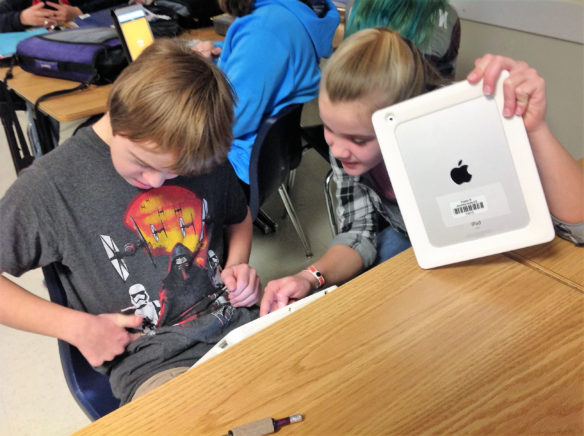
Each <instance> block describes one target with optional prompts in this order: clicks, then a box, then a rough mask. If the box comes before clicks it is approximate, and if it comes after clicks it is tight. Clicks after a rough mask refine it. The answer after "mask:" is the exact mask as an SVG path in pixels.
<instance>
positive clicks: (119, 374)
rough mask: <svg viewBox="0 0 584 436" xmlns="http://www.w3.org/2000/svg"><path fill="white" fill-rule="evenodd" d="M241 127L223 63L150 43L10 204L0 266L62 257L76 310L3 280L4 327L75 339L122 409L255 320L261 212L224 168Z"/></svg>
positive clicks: (17, 268) (1, 219)
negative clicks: (103, 108) (254, 244)
mask: <svg viewBox="0 0 584 436" xmlns="http://www.w3.org/2000/svg"><path fill="white" fill-rule="evenodd" d="M232 121H233V94H232V90H231V88H230V86H229V84H228V83H227V81H226V80H225V78H224V76H223V74H222V73H221V71H220V70H219V69H218V68H217V67H216V66H214V65H213V64H212V63H210V62H208V61H207V60H205V59H203V58H202V57H201V56H198V55H197V54H195V53H193V52H192V51H191V50H190V49H189V48H186V47H184V48H183V47H180V46H179V45H178V44H177V43H175V42H173V41H171V40H168V39H167V40H165V39H160V40H157V41H156V42H155V43H154V44H153V45H151V46H150V47H148V48H147V49H145V50H144V52H143V53H142V54H141V55H140V57H139V58H138V59H137V60H136V61H135V62H132V63H131V64H130V65H129V66H128V67H127V68H126V69H125V70H124V71H123V72H122V74H121V75H120V76H119V77H118V79H117V80H116V81H115V83H114V84H113V87H112V90H111V93H110V96H109V100H108V112H107V113H106V115H105V116H104V117H103V118H101V119H100V120H99V121H97V123H96V124H94V125H93V126H91V127H86V128H84V129H82V130H80V131H79V132H78V133H77V134H76V135H75V136H73V137H71V138H70V139H69V140H68V141H66V142H65V143H63V144H62V145H61V146H59V147H58V148H57V149H55V150H54V151H51V152H50V153H48V154H47V155H46V156H43V157H41V158H39V159H37V160H35V162H34V163H33V165H31V166H30V167H29V168H27V169H26V170H24V171H22V172H21V173H20V175H19V177H18V179H17V180H16V181H15V183H14V184H13V185H12V186H11V187H10V188H9V190H8V191H7V193H6V195H5V196H4V197H3V198H2V200H1V201H0V271H5V272H7V273H9V274H12V275H14V276H20V275H21V274H23V273H24V272H26V271H28V270H30V269H33V268H38V267H41V266H45V265H48V264H51V263H54V262H56V263H58V264H59V265H60V268H59V275H60V278H61V281H62V282H63V285H64V287H65V290H66V293H67V301H68V303H69V307H63V306H59V305H57V304H54V303H51V302H48V301H46V300H44V299H42V298H39V297H36V296H35V295H33V294H32V293H29V292H28V291H26V290H25V289H23V288H21V287H19V286H18V285H16V284H15V283H13V282H12V281H10V280H9V279H8V278H7V277H5V276H0V298H1V299H2V305H1V307H0V323H2V324H5V325H7V326H10V327H14V328H18V329H21V330H26V331H30V332H35V333H40V334H44V335H48V336H53V337H57V338H59V339H62V340H64V341H67V342H69V343H70V344H73V345H74V346H76V347H77V348H78V349H79V350H80V351H81V353H82V354H83V355H84V356H85V358H86V359H87V360H88V362H89V363H90V364H91V365H93V366H94V367H98V368H97V369H98V370H99V371H100V372H103V373H105V374H107V375H108V376H109V377H110V383H111V385H112V390H113V392H114V395H115V396H116V397H118V398H120V399H121V401H122V404H123V403H125V402H128V401H130V400H131V399H133V398H135V397H136V396H138V395H141V394H143V393H145V392H146V391H148V390H150V389H152V388H154V387H156V386H157V385H159V384H162V383H163V382H164V381H166V380H168V379H169V378H170V377H173V376H176V375H178V374H179V373H181V372H184V371H186V370H187V369H188V368H189V367H190V366H192V365H193V364H194V363H195V362H196V361H197V360H198V359H199V358H200V357H202V356H203V355H204V354H205V353H206V352H207V351H208V350H209V349H211V348H212V347H213V346H214V345H215V343H216V342H217V341H219V340H220V339H221V338H222V337H223V336H225V334H227V333H228V332H229V331H230V330H231V329H233V328H235V327H238V326H240V325H242V324H244V323H246V322H248V321H250V320H252V319H254V318H256V317H257V314H258V309H257V307H251V306H253V305H254V304H255V303H256V302H257V301H258V298H259V290H260V284H259V279H258V277H257V274H256V272H255V270H254V269H252V268H251V267H250V266H249V265H248V259H249V254H250V248H251V237H252V223H251V217H250V213H249V209H248V207H247V203H246V199H245V196H244V195H243V192H242V190H241V186H240V184H239V181H238V179H237V177H236V176H235V173H234V171H233V168H232V167H231V165H230V164H229V162H227V152H228V151H229V146H230V144H231V139H232V136H231V123H232ZM220 265H223V270H222V271H221V269H220ZM221 282H222V283H221ZM223 284H225V287H226V289H227V290H228V291H229V292H226V291H225V289H224V288H223ZM39 286H40V283H39ZM128 329H131V331H130V330H128ZM4 358H7V355H6V353H5V355H4Z"/></svg>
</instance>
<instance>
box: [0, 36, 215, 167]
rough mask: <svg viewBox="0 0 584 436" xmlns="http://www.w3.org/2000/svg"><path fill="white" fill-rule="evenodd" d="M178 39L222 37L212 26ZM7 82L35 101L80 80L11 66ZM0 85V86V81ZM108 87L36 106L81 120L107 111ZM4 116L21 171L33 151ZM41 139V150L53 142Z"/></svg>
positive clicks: (0, 75)
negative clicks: (22, 143)
mask: <svg viewBox="0 0 584 436" xmlns="http://www.w3.org/2000/svg"><path fill="white" fill-rule="evenodd" d="M180 38H189V39H212V40H222V39H224V37H223V36H221V35H219V34H217V33H216V32H215V31H214V30H213V28H212V27H206V28H202V29H193V30H190V31H188V32H185V33H183V34H182V35H181V36H180ZM7 71H8V68H0V80H4V77H5V76H6V72H7ZM7 85H8V89H10V90H12V91H14V92H15V93H16V95H17V96H18V97H20V98H22V99H23V100H25V101H27V102H29V103H32V104H34V103H35V102H36V101H37V100H38V98H39V97H41V96H42V95H45V94H48V93H49V92H54V91H60V90H65V89H71V88H75V87H76V86H78V85H79V83H78V82H72V81H69V80H60V79H54V78H51V77H43V76H38V75H35V74H31V73H28V72H26V71H24V70H22V69H21V68H20V67H15V68H14V69H13V78H11V79H8V81H7ZM0 86H3V85H2V84H0ZM111 86H112V85H103V86H95V85H91V86H90V87H89V88H87V89H84V90H81V91H76V92H72V93H69V94H65V95H61V96H57V97H52V98H50V99H48V100H46V101H43V102H42V103H40V105H39V108H40V111H41V113H42V114H43V115H45V116H47V117H51V118H53V119H55V120H56V121H58V122H59V123H62V122H65V121H76V120H81V119H83V118H86V117H90V116H93V115H98V114H102V113H104V112H105V110H106V105H107V98H108V95H109V92H110V89H111ZM4 116H5V115H4V112H3V119H2V123H3V126H4V131H5V134H6V138H7V140H8V146H9V147H10V150H11V153H12V156H13V160H14V164H15V167H16V168H17V171H20V169H22V168H23V167H24V166H26V165H28V164H29V163H30V161H31V158H29V157H27V155H28V154H29V153H31V154H32V152H29V151H23V150H21V149H20V146H19V144H18V142H17V140H16V138H15V137H14V135H13V134H12V131H8V130H11V129H12V125H11V122H10V121H9V120H8V119H6V120H5V119H4ZM41 123H45V120H43V121H41ZM21 127H24V126H21ZM39 130H41V131H42V130H43V129H37V131H39ZM40 142H41V147H42V148H43V151H44V152H47V151H49V150H50V149H51V148H52V146H53V145H52V143H53V141H52V140H50V139H47V138H42V139H41V140H40ZM15 156H17V157H15Z"/></svg>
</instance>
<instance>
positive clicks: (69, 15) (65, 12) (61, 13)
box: [47, 1, 83, 25]
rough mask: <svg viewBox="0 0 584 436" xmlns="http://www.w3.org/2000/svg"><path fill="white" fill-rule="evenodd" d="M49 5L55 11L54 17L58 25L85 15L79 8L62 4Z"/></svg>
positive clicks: (51, 3)
mask: <svg viewBox="0 0 584 436" xmlns="http://www.w3.org/2000/svg"><path fill="white" fill-rule="evenodd" d="M47 5H48V6H50V7H51V8H53V9H54V11H52V13H53V15H52V17H53V18H54V20H55V21H56V22H57V24H58V25H62V24H65V23H68V22H69V21H73V20H74V19H75V18H76V17H78V16H79V15H81V14H83V12H82V11H81V9H80V8H78V7H77V6H71V5H66V4H62V3H60V2H51V1H47Z"/></svg>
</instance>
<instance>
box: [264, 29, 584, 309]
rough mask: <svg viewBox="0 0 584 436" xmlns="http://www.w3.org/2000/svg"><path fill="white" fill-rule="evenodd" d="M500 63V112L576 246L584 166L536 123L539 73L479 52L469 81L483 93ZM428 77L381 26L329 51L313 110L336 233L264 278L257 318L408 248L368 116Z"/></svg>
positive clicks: (418, 88) (424, 84)
mask: <svg viewBox="0 0 584 436" xmlns="http://www.w3.org/2000/svg"><path fill="white" fill-rule="evenodd" d="M364 66H366V68H364ZM504 69H505V70H509V73H510V75H509V77H508V78H507V79H506V80H505V107H504V110H503V115H504V116H506V117H512V116H521V117H523V121H524V123H525V128H526V130H527V134H528V136H529V140H530V142H531V146H532V149H533V153H534V156H535V160H536V162H537V166H538V169H539V173H540V177H541V180H542V184H543V187H544V191H545V194H546V198H547V201H548V206H549V208H550V211H551V213H552V214H553V216H554V217H555V218H554V219H555V222H556V224H557V225H559V227H560V228H561V229H562V230H561V233H560V235H562V233H569V234H570V237H571V238H573V240H574V241H579V242H580V243H582V242H584V223H583V222H584V202H583V201H582V198H584V173H583V170H582V168H581V167H580V166H579V165H578V163H577V162H576V161H575V160H574V159H573V158H572V157H571V156H570V154H569V153H568V152H567V151H566V150H565V149H564V148H563V147H562V146H561V145H560V143H559V142H558V141H557V140H556V138H555V137H554V136H553V135H552V133H551V132H550V130H549V127H548V125H547V123H546V121H545V118H544V115H545V107H546V97H545V85H544V81H543V79H542V78H541V77H539V76H538V75H537V72H536V71H535V70H533V69H532V68H529V67H528V65H527V64H525V63H524V62H517V61H514V60H512V59H509V58H505V57H501V56H493V55H485V56H484V57H482V58H480V59H478V60H477V61H476V67H475V69H474V70H473V71H472V72H471V73H470V74H469V75H468V81H469V82H471V83H476V82H478V81H479V80H480V79H481V78H484V83H483V90H484V92H485V94H490V93H491V92H492V90H493V89H494V84H495V82H496V79H497V77H498V76H499V74H500V73H501V71H502V70H504ZM431 71H433V70H430V72H431ZM431 80H432V79H431V75H428V71H427V69H426V74H425V66H424V61H423V57H422V56H421V54H420V52H419V51H418V50H417V49H416V48H415V47H414V46H413V44H411V43H409V42H407V41H406V40H404V39H403V38H402V37H400V36H399V34H398V33H396V32H393V31H391V30H389V29H385V28H376V29H367V30H362V31H360V32H357V33H355V34H354V35H352V36H350V37H349V38H348V39H346V40H345V41H343V43H342V44H341V45H340V46H339V47H338V48H337V50H336V52H335V53H334V54H333V56H331V58H330V59H329V61H328V62H327V65H326V67H325V69H324V71H323V76H322V81H321V90H320V95H319V109H320V116H321V118H322V120H323V122H324V125H325V138H326V141H327V142H328V144H329V146H330V154H331V164H332V167H333V171H334V178H335V183H336V185H337V192H336V195H337V200H338V209H337V216H338V221H339V228H340V232H339V234H338V235H337V236H336V237H335V238H334V239H333V241H332V244H331V247H330V248H329V249H328V251H327V252H326V253H325V254H324V255H323V256H322V257H321V258H320V259H319V260H317V261H316V262H315V263H314V265H312V267H311V268H310V269H307V270H303V271H300V272H298V273H297V274H296V275H293V276H288V277H284V278H281V279H278V280H273V281H270V282H269V283H268V284H267V285H266V287H265V289H264V296H263V298H262V302H261V306H260V315H264V314H266V313H268V312H270V311H272V310H275V309H278V308H280V307H283V306H285V305H286V304H288V302H289V301H290V299H299V298H302V297H304V296H306V295H307V294H308V293H309V292H310V291H311V290H313V289H315V288H318V287H320V286H322V285H323V284H325V283H326V284H327V285H335V284H341V283H343V282H345V281H347V280H350V279H351V278H353V277H355V276H356V275H357V274H359V273H360V272H361V271H363V270H364V269H367V268H369V267H370V266H372V265H374V264H377V263H380V262H382V261H384V260H385V259H388V258H389V257H391V256H393V255H395V254H397V253H399V252H400V251H402V250H405V249H406V248H408V247H409V246H410V242H409V240H408V236H407V234H406V230H405V226H404V223H403V219H402V216H401V213H400V211H399V208H398V205H397V202H396V200H395V195H394V193H393V189H392V186H391V181H390V180H389V177H388V174H387V171H386V169H385V165H384V162H383V157H382V155H381V151H380V148H379V144H378V142H377V138H376V137H375V132H374V130H373V125H372V122H371V115H372V113H373V112H374V111H376V110H378V109H381V108H383V107H386V106H389V105H391V104H394V103H398V102H400V101H403V100H406V99H409V98H412V97H414V96H416V95H418V94H421V93H423V92H425V91H426V90H427V89H428V88H431V87H432V85H433V84H432V83H431ZM337 160H338V162H340V164H339V163H337ZM319 271H320V277H319Z"/></svg>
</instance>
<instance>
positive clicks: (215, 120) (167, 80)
mask: <svg viewBox="0 0 584 436" xmlns="http://www.w3.org/2000/svg"><path fill="white" fill-rule="evenodd" d="M233 103H234V95H233V90H232V89H231V86H230V85H229V83H228V82H227V80H226V79H225V77H224V75H223V73H222V72H221V71H220V70H219V68H217V67H216V66H215V65H214V64H213V63H212V62H210V61H208V60H206V59H204V58H203V57H201V56H199V55H198V54H196V53H195V52H193V51H191V50H190V49H189V48H188V47H186V46H184V45H182V44H180V43H178V42H176V41H173V40H171V39H164V38H163V39H158V40H156V42H154V44H152V45H151V46H149V47H148V48H146V49H145V50H144V52H142V54H141V55H140V56H139V57H138V59H136V61H134V62H132V63H131V64H130V65H129V66H128V67H127V68H126V69H125V70H124V71H123V72H122V74H121V75H120V76H119V77H118V78H117V80H116V81H115V82H114V84H113V87H112V90H111V92H110V95H109V99H108V111H109V114H110V120H111V126H112V132H113V134H114V135H121V136H125V137H127V138H129V139H131V140H132V141H135V142H146V141H152V142H154V143H155V144H156V145H157V148H156V149H155V150H156V151H159V152H162V153H166V152H176V153H177V156H178V157H177V161H176V163H175V165H174V166H173V167H172V168H171V169H172V170H173V171H174V172H176V173H177V174H180V175H186V176H191V175H198V174H203V173H206V172H209V171H210V170H212V169H213V168H214V167H215V166H217V165H219V164H221V163H223V162H225V160H226V159H227V153H228V152H229V148H230V146H231V141H232V139H233V134H232V124H233Z"/></svg>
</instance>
